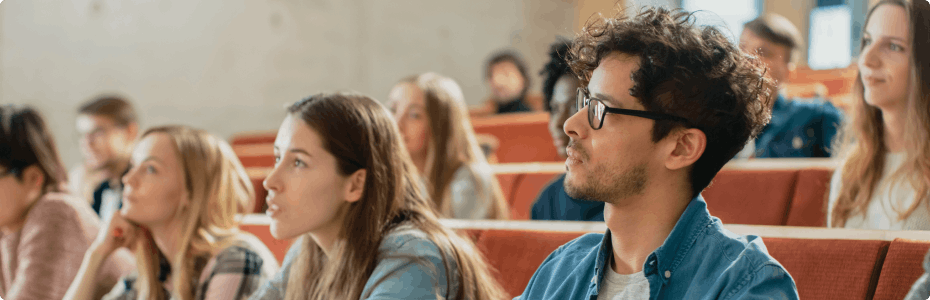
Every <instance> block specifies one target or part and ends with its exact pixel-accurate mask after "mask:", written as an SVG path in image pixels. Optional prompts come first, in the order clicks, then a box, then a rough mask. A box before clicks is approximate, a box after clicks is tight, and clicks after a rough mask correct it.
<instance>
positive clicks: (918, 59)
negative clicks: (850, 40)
mask: <svg viewBox="0 0 930 300" xmlns="http://www.w3.org/2000/svg"><path fill="white" fill-rule="evenodd" d="M928 22H930V3H927V1H919V0H916V1H907V0H883V1H880V2H878V3H877V4H875V6H873V7H872V9H871V10H869V13H868V15H867V17H866V22H865V26H864V27H863V31H862V41H861V43H860V45H861V46H860V47H861V49H862V51H861V54H860V56H859V61H858V64H859V75H858V76H857V77H856V81H855V84H854V89H853V91H854V94H853V97H854V98H853V99H854V101H853V103H852V113H851V116H850V118H851V120H850V122H849V123H848V124H846V127H844V132H843V138H844V139H843V144H842V148H841V150H842V152H841V154H842V155H843V156H842V157H843V159H844V161H843V164H842V165H841V167H840V168H838V169H837V170H836V171H835V172H834V173H833V179H832V182H831V185H830V195H829V202H828V203H829V204H828V211H827V225H828V226H829V227H845V228H858V229H879V230H930V209H928V207H927V205H928V204H927V201H928V200H927V197H928V194H930V27H928V26H927V25H926V24H928ZM914 263H915V264H916V263H918V262H916V261H915V262H914ZM923 267H924V274H923V275H922V276H921V277H920V278H919V279H918V280H917V282H915V283H914V284H913V286H912V287H911V290H910V292H909V293H908V295H907V296H906V297H905V299H907V300H923V299H927V298H928V297H930V253H927V256H926V257H925V258H924V261H923Z"/></svg>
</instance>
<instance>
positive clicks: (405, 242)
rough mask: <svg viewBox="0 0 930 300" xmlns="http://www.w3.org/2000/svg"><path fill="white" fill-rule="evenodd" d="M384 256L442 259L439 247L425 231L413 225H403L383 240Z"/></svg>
mask: <svg viewBox="0 0 930 300" xmlns="http://www.w3.org/2000/svg"><path fill="white" fill-rule="evenodd" d="M379 248H380V251H379V252H381V254H382V255H385V256H391V255H412V256H416V257H441V254H440V250H439V246H438V245H437V244H436V242H434V241H433V240H432V239H430V237H429V235H427V234H426V232H424V231H423V230H421V229H419V228H416V227H414V226H411V225H401V226H399V227H398V228H395V229H393V230H391V231H390V232H389V233H388V234H387V235H385V236H384V238H382V240H381V246H380V247H379Z"/></svg>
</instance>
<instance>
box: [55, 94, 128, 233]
mask: <svg viewBox="0 0 930 300" xmlns="http://www.w3.org/2000/svg"><path fill="white" fill-rule="evenodd" d="M76 125H77V126H76V128H77V130H78V134H79V136H80V149H81V155H82V156H83V159H84V160H83V163H82V164H81V165H79V166H77V167H75V168H73V169H72V170H71V172H70V178H71V183H70V184H71V190H72V192H73V193H74V194H76V195H78V196H82V197H84V199H85V200H87V201H88V202H89V203H90V205H91V207H93V209H94V211H95V212H97V214H98V215H100V216H101V217H104V218H105V217H106V216H110V215H112V212H113V211H115V210H118V209H119V208H120V206H121V204H122V181H121V178H122V176H123V174H125V173H126V171H127V170H128V169H129V157H130V155H131V153H132V146H133V144H134V143H135V142H136V138H137V137H138V134H139V125H138V116H137V115H136V110H135V108H133V106H132V104H130V103H129V102H128V101H126V100H125V99H123V98H121V97H117V96H101V97H98V98H95V99H93V100H91V101H89V102H87V103H85V104H84V105H81V107H80V108H78V116H77V124H76ZM106 221H108V220H104V222H106Z"/></svg>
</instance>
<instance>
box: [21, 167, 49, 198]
mask: <svg viewBox="0 0 930 300" xmlns="http://www.w3.org/2000/svg"><path fill="white" fill-rule="evenodd" d="M20 178H22V180H21V182H22V183H23V184H24V185H25V186H26V195H28V199H36V198H38V197H39V196H41V195H42V193H43V192H45V191H44V189H45V181H46V180H48V179H47V178H45V174H44V173H42V169H40V168H39V166H38V165H31V166H28V167H26V168H25V169H23V170H22V176H21V177H20Z"/></svg>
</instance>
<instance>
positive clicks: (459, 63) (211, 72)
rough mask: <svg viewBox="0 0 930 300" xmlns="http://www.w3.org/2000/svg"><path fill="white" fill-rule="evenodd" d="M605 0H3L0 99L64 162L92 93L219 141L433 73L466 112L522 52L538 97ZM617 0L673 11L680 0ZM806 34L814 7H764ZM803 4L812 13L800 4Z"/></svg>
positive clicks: (70, 156) (72, 155)
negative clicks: (490, 61)
mask: <svg viewBox="0 0 930 300" xmlns="http://www.w3.org/2000/svg"><path fill="white" fill-rule="evenodd" d="M616 3H617V2H616V1H607V0H549V1H542V0H513V1H510V0H508V1H498V0H458V1H432V0H390V1H381V0H349V1H338V0H266V1H254V0H249V1H245V0H198V1H186V0H65V1H62V0H6V1H3V2H2V5H0V103H29V104H31V105H33V106H35V107H37V108H38V109H40V110H41V111H42V113H43V114H44V115H45V117H46V119H47V120H48V122H49V124H50V126H51V128H52V130H53V131H54V134H55V137H56V140H57V142H58V146H59V148H60V153H61V155H62V157H63V159H64V161H65V163H66V164H67V165H69V166H72V165H74V164H77V163H78V161H79V159H80V155H79V153H78V151H77V136H76V131H75V130H74V117H75V115H74V113H75V110H76V108H77V107H78V105H79V104H80V103H82V102H84V101H86V100H88V99H89V98H91V97H92V96H94V95H97V94H100V93H110V92H116V93H120V94H123V95H126V96H128V97H129V98H130V99H131V100H132V101H133V102H134V103H135V104H136V105H137V107H138V109H139V111H140V113H141V114H142V120H141V121H142V127H148V126H152V125H159V124H168V123H182V124H188V125H192V126H195V127H199V128H204V129H207V130H209V131H211V132H214V133H216V134H218V135H220V136H221V137H229V136H231V135H232V134H234V133H237V132H243V131H251V130H269V129H275V128H277V126H278V125H279V123H280V121H281V119H282V116H283V109H284V108H283V106H284V105H285V104H286V103H289V102H293V101H295V100H298V99H300V98H302V97H304V96H308V95H310V94H311V93H315V92H318V91H334V90H356V91H359V92H362V93H365V94H368V95H371V96H374V97H375V98H377V99H379V100H382V101H383V100H385V98H386V95H387V93H388V91H389V90H390V88H391V86H392V85H393V84H394V83H395V81H396V80H397V79H399V78H401V77H404V76H406V75H411V74H415V73H418V72H424V71H437V72H440V73H443V74H446V75H449V76H451V77H452V78H454V79H455V80H457V81H458V82H459V83H460V84H461V85H462V87H463V90H464V92H465V96H466V100H467V102H468V104H469V105H478V104H479V103H481V102H482V101H483V98H484V96H485V95H486V94H487V89H486V88H485V86H484V81H483V63H484V59H485V58H486V57H487V55H488V54H489V53H490V52H492V51H494V50H496V49H500V48H503V47H512V48H515V49H517V50H519V51H521V52H522V53H523V54H524V55H525V56H526V58H527V60H528V62H529V64H530V66H531V70H530V71H531V73H532V74H533V81H534V83H533V85H532V89H533V90H538V89H539V85H540V84H539V83H540V81H541V79H540V77H539V76H538V75H537V73H538V71H539V68H540V67H541V66H542V64H543V63H544V62H545V59H546V57H547V55H546V51H547V48H548V45H549V43H551V42H552V41H553V40H554V38H555V36H557V35H566V36H570V35H571V34H572V32H574V31H576V30H578V29H579V28H580V27H581V25H582V24H583V23H584V21H585V20H587V19H588V17H590V16H591V14H593V13H595V12H604V11H610V9H611V8H612V7H613V6H614V4H616ZM620 3H621V5H626V6H634V7H635V6H641V5H663V6H677V5H678V3H679V0H623V1H621V2H620ZM766 3H767V4H766V6H765V9H766V10H767V11H776V12H779V13H782V14H785V15H786V16H788V17H789V19H791V20H792V21H793V22H797V23H796V25H798V26H799V27H802V26H806V24H805V23H804V20H806V15H807V12H806V11H804V10H805V9H807V10H809V7H810V6H812V5H813V4H812V1H810V0H788V1H774V0H769V1H766ZM805 7H807V8H805Z"/></svg>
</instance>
